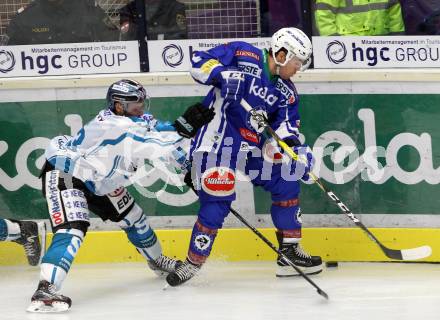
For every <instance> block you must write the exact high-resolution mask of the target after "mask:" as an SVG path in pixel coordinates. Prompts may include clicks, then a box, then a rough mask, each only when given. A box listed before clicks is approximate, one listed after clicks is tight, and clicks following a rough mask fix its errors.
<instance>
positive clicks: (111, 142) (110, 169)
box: [28, 80, 214, 312]
mask: <svg viewBox="0 0 440 320" xmlns="http://www.w3.org/2000/svg"><path fill="white" fill-rule="evenodd" d="M146 102H149V97H148V96H147V94H146V91H145V89H144V88H143V87H142V85H141V84H139V83H138V82H135V81H132V80H121V81H118V82H116V83H114V84H112V85H111V86H110V87H109V89H108V93H107V108H106V109H105V110H102V111H101V112H99V114H98V115H97V116H96V117H95V118H94V119H93V120H92V121H90V122H89V123H88V124H86V125H85V126H84V127H83V128H82V129H81V130H80V131H79V132H78V134H77V135H76V136H75V137H68V136H58V137H55V138H53V139H52V140H51V142H50V145H49V146H48V148H47V149H46V152H45V157H46V163H45V166H44V168H43V170H42V191H43V195H44V196H45V198H46V202H47V206H48V211H49V217H50V222H51V225H52V230H53V232H54V236H53V239H52V243H51V245H50V247H49V248H48V250H47V253H46V254H45V255H44V257H43V259H42V262H41V272H40V282H39V284H38V288H37V290H36V292H35V293H34V295H33V296H32V299H31V304H30V306H29V308H28V311H30V312H61V311H66V310H67V309H69V308H70V306H71V303H72V301H71V299H70V298H68V297H66V296H64V295H61V294H60V293H59V290H60V288H61V285H62V283H63V281H64V280H65V278H66V276H67V273H68V271H69V269H70V267H71V264H72V263H73V260H74V258H75V256H76V254H77V252H78V250H79V248H80V246H81V244H82V242H83V239H84V237H85V235H86V232H87V229H88V227H89V225H90V222H89V220H90V218H89V214H90V212H89V210H90V211H91V212H93V213H95V214H96V215H98V216H99V217H100V218H101V219H103V220H110V221H113V222H116V223H117V224H118V226H119V227H120V228H121V229H122V230H123V231H125V233H126V234H127V237H128V240H129V241H130V242H131V243H132V244H133V245H134V246H135V247H136V249H137V250H138V251H139V253H141V254H142V255H143V256H144V257H145V258H146V260H147V262H148V265H149V266H150V268H151V269H153V270H155V271H156V272H157V273H160V272H163V273H166V274H167V273H168V272H170V271H173V270H174V269H175V267H176V265H178V264H179V263H181V262H178V261H176V260H174V259H171V258H168V257H166V256H164V255H163V254H162V249H161V246H160V242H159V241H158V239H157V237H156V234H155V232H154V230H153V229H152V228H151V226H150V225H149V222H148V219H147V216H146V215H145V213H144V212H143V210H142V208H141V207H140V206H139V205H138V204H136V202H135V200H134V198H133V197H132V196H131V195H130V193H129V192H128V191H127V189H126V188H125V187H127V186H129V185H131V184H132V183H133V182H134V181H133V177H134V175H135V173H136V171H137V169H138V168H139V167H141V166H142V165H143V164H144V163H145V160H148V161H153V164H154V161H156V160H157V159H164V158H166V157H167V156H169V155H172V154H173V151H175V150H176V148H179V143H181V142H182V139H183V138H182V137H185V138H190V137H192V136H194V135H195V133H196V131H197V130H198V129H199V128H200V127H202V126H203V125H204V124H206V123H207V122H209V121H210V120H211V119H212V118H213V115H214V113H213V111H211V110H209V109H206V108H201V106H200V104H195V105H193V106H191V107H189V108H188V109H187V110H186V111H185V113H184V114H183V115H182V116H181V117H179V118H178V119H177V120H176V121H175V122H174V124H171V123H160V122H158V121H157V120H155V119H154V118H153V117H152V116H151V115H149V114H144V104H145V103H146ZM176 164H177V163H176Z"/></svg>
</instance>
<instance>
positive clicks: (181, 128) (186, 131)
mask: <svg viewBox="0 0 440 320" xmlns="http://www.w3.org/2000/svg"><path fill="white" fill-rule="evenodd" d="M214 115H215V112H214V111H213V110H212V109H209V108H206V107H204V106H203V105H202V104H201V103H196V104H193V105H192V106H190V107H188V109H186V111H185V113H184V114H183V115H181V116H180V117H179V118H177V120H176V121H174V127H175V128H176V131H177V133H178V134H180V135H181V136H182V137H184V138H192V137H194V136H195V135H196V133H197V131H198V130H199V129H200V128H201V127H203V126H204V125H206V124H208V123H209V122H210V121H211V120H212V119H214Z"/></svg>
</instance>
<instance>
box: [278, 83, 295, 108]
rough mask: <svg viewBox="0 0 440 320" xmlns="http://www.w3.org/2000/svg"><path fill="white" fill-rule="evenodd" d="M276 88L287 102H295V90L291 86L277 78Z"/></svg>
mask: <svg viewBox="0 0 440 320" xmlns="http://www.w3.org/2000/svg"><path fill="white" fill-rule="evenodd" d="M276 88H277V89H278V90H279V91H280V92H281V94H282V95H283V96H284V97H286V100H287V103H288V104H293V103H294V102H295V92H294V91H293V90H292V88H289V86H288V85H286V84H285V83H284V82H283V81H281V80H279V81H278V82H277V84H276Z"/></svg>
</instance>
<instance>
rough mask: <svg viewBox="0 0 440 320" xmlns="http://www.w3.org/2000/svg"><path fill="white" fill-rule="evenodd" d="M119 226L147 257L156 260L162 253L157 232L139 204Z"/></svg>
mask: <svg viewBox="0 0 440 320" xmlns="http://www.w3.org/2000/svg"><path fill="white" fill-rule="evenodd" d="M119 226H120V227H121V228H122V230H124V231H125V233H126V234H127V237H128V240H130V242H131V243H132V244H133V245H134V246H135V247H136V248H137V249H138V251H139V252H140V253H141V254H142V255H143V256H144V258H145V259H147V260H153V261H155V260H156V259H157V258H158V257H159V256H160V255H161V254H162V247H161V246H160V242H159V241H158V239H157V236H156V233H155V232H154V230H153V229H152V228H151V226H150V224H149V223H148V219H147V216H146V215H145V214H144V213H143V211H142V209H141V208H140V207H139V206H138V205H137V204H135V205H134V207H133V208H132V209H131V211H130V212H129V213H128V214H127V215H126V216H125V218H124V219H123V220H122V221H120V222H119Z"/></svg>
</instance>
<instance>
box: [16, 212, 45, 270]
mask: <svg viewBox="0 0 440 320" xmlns="http://www.w3.org/2000/svg"><path fill="white" fill-rule="evenodd" d="M12 221H14V222H16V223H18V224H19V225H20V232H21V236H20V238H18V239H16V240H13V241H14V242H16V243H18V244H20V245H22V246H23V247H24V251H25V252H26V257H27V259H28V262H29V264H30V265H31V266H37V265H38V264H39V263H40V261H41V258H42V257H43V255H44V252H45V249H46V248H45V245H46V226H45V224H44V222H41V223H36V222H34V221H18V220H12Z"/></svg>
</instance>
